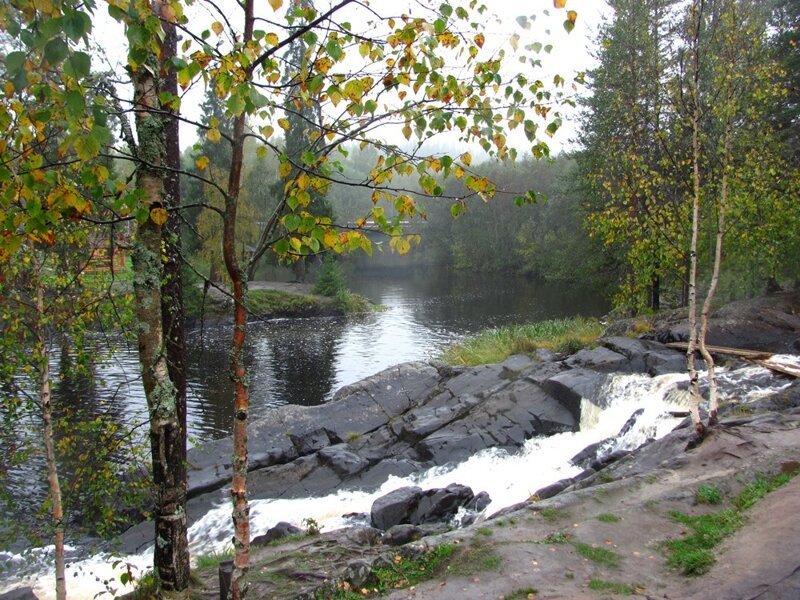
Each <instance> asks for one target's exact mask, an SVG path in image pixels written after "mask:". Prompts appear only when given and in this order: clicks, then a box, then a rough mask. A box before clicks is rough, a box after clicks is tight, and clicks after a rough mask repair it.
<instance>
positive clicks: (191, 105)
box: [94, 0, 610, 153]
mask: <svg viewBox="0 0 800 600" xmlns="http://www.w3.org/2000/svg"><path fill="white" fill-rule="evenodd" d="M231 1H232V0H220V2H219V3H218V4H219V5H220V6H222V7H223V9H224V7H225V3H226V2H231ZM484 1H485V3H486V4H487V7H488V12H487V13H485V14H484V16H485V18H486V20H485V25H486V32H485V34H486V44H485V47H484V50H489V51H491V49H492V48H499V47H501V46H505V48H506V50H507V51H508V50H509V48H510V47H509V39H510V38H511V36H512V35H513V34H515V33H516V34H519V35H520V36H521V40H520V43H519V45H520V47H523V46H524V45H525V44H526V43H532V42H534V41H540V42H542V43H545V44H547V43H550V44H552V45H553V51H552V52H551V53H550V54H545V53H542V54H541V58H542V62H543V66H542V71H541V72H540V73H537V78H539V79H542V80H543V81H552V77H553V76H554V75H555V74H556V73H558V74H560V75H562V76H563V77H565V78H566V80H567V81H570V80H571V79H572V77H573V76H574V75H575V74H576V73H577V72H579V71H584V70H586V69H590V68H591V67H592V66H593V64H594V62H593V59H592V50H591V49H592V46H593V40H594V39H595V37H596V33H597V30H598V27H599V25H600V24H601V23H602V21H603V19H604V18H605V17H607V16H608V15H609V14H610V9H609V8H608V6H607V4H606V2H605V0H567V5H566V9H569V10H574V11H576V12H577V13H578V18H577V21H576V23H575V28H574V29H573V31H572V32H571V33H569V34H568V33H567V32H566V31H565V30H564V28H563V25H562V23H563V21H564V19H565V18H566V12H565V10H557V9H554V7H553V0H527V2H517V1H508V0H484ZM258 2H261V3H262V4H263V6H262V7H261V10H262V14H264V15H265V16H272V15H276V16H278V15H282V14H283V12H284V10H285V8H281V9H280V10H279V11H277V12H273V11H272V10H271V9H270V8H269V6H267V0H258ZM423 3H426V4H427V2H421V0H371V1H370V2H369V4H370V8H371V9H374V10H375V11H376V12H379V13H381V14H387V13H389V12H391V13H393V14H400V13H403V12H405V13H408V14H411V15H414V14H415V13H418V12H419V10H420V8H419V6H420V4H423ZM284 4H285V3H284ZM330 4H332V0H318V1H317V2H315V6H316V7H317V9H318V10H320V11H322V10H324V9H325V8H326V7H327V6H330ZM430 4H433V5H434V6H436V5H437V4H438V2H437V0H432V1H431V2H430ZM264 9H266V10H264ZM543 11H548V12H549V13H550V14H549V16H548V15H546V14H543ZM228 12H229V14H231V15H237V12H238V11H237V9H236V7H235V5H233V6H231V7H230V11H226V13H228ZM187 15H188V16H189V18H190V21H191V27H192V29H193V30H199V29H200V27H201V25H202V26H203V27H210V24H211V22H212V21H213V20H215V19H218V18H219V17H214V16H212V15H211V14H210V12H209V10H208V9H207V8H206V7H204V5H203V2H202V0H200V1H196V2H195V3H194V4H193V5H192V6H191V7H188V8H187ZM489 15H493V16H489ZM521 15H526V16H531V15H536V16H535V19H534V18H533V17H532V18H531V19H530V20H529V22H530V23H531V24H532V26H531V27H530V28H529V29H522V28H521V27H520V26H519V25H518V24H517V22H516V18H517V17H519V16H521ZM355 18H357V17H355ZM354 25H355V27H354V29H355V30H356V31H358V24H357V22H355V21H354ZM262 27H264V28H265V29H268V27H267V26H263V25H262ZM94 37H95V39H96V41H97V43H98V45H99V46H100V48H101V49H102V50H103V51H104V54H105V57H104V58H103V59H97V60H102V61H103V62H104V63H105V64H106V65H107V67H106V68H110V69H111V70H113V71H114V72H117V73H121V72H124V64H125V56H126V47H125V34H124V30H123V29H122V27H121V25H120V24H118V23H116V22H115V21H114V20H113V19H111V18H110V17H108V15H107V13H106V10H105V8H104V7H103V5H102V4H99V5H98V7H97V19H96V24H95V28H94ZM509 62H510V63H511V62H514V63H515V62H516V61H513V60H512V61H509ZM94 68H102V66H101V65H100V64H96V65H94ZM514 68H516V66H514ZM119 89H120V93H121V95H122V96H123V97H130V96H131V91H130V89H129V88H127V87H126V86H124V85H120V86H119ZM579 93H580V90H579ZM203 94H204V88H203V84H202V83H199V84H195V85H194V86H193V88H192V89H190V90H189V91H188V92H187V93H186V94H185V96H184V99H183V103H182V112H183V114H185V115H186V116H187V117H188V118H189V119H192V120H199V118H200V104H201V102H202V98H203ZM562 112H563V113H564V119H563V125H562V127H561V129H560V130H559V132H558V133H557V134H556V135H555V136H554V137H553V138H552V139H550V140H548V143H549V145H550V147H551V151H552V152H553V153H558V152H560V151H563V150H568V149H571V148H573V147H575V145H574V143H572V142H571V140H574V138H575V137H576V135H577V133H578V121H577V111H574V110H570V109H566V110H564V111H562ZM276 129H277V128H276ZM385 135H386V136H387V138H388V139H391V141H393V142H395V143H398V144H400V143H402V142H403V139H402V137H401V136H400V135H399V133H398V132H396V131H395V132H391V131H389V132H387V133H386V134H385ZM196 140H197V134H196V129H195V127H194V126H192V125H189V124H182V126H181V146H182V147H183V148H184V149H185V148H187V147H189V146H191V145H192V144H193V143H195V142H196ZM456 142H457V140H456V139H455V138H453V139H446V138H445V139H439V140H437V141H436V143H435V144H434V145H432V147H433V148H434V149H436V148H437V147H439V146H440V147H441V148H442V149H445V148H447V147H448V146H451V145H453V144H455V143H456ZM510 142H511V145H517V146H518V147H520V148H521V149H522V148H526V147H527V144H526V143H525V141H524V138H522V137H521V135H520V139H518V140H517V139H515V138H514V137H511V138H510ZM429 149H430V147H429Z"/></svg>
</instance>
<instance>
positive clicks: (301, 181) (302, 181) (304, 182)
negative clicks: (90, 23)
mask: <svg viewBox="0 0 800 600" xmlns="http://www.w3.org/2000/svg"><path fill="white" fill-rule="evenodd" d="M310 184H311V178H310V177H309V176H308V175H307V174H306V173H301V174H300V177H298V178H297V187H298V188H300V189H301V190H304V189H306V188H307V187H308V186H309V185H310Z"/></svg>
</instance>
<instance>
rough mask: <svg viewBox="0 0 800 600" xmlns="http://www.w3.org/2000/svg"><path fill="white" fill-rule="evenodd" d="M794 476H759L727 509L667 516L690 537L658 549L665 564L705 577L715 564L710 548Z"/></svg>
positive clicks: (683, 572) (792, 474)
mask: <svg viewBox="0 0 800 600" xmlns="http://www.w3.org/2000/svg"><path fill="white" fill-rule="evenodd" d="M795 475H796V473H781V474H780V475H776V476H774V477H766V476H763V475H759V476H758V477H756V478H755V480H753V481H752V482H751V483H749V484H747V485H746V486H745V487H744V489H742V491H741V492H739V494H737V495H736V497H735V498H734V499H733V501H732V506H731V508H726V509H724V510H719V511H717V512H714V513H710V514H706V515H700V516H691V515H687V514H684V513H682V512H677V511H676V512H673V513H671V515H670V516H671V517H672V518H673V519H674V520H675V521H677V522H678V523H681V524H683V525H685V526H686V527H687V528H689V529H690V530H691V533H690V534H688V535H686V536H684V537H681V538H677V539H671V540H667V541H666V542H664V543H663V544H662V549H663V550H664V551H665V552H666V553H667V562H668V564H669V565H670V566H671V567H672V568H674V569H676V570H678V571H680V572H681V573H682V574H684V575H702V574H703V573H707V572H708V571H709V569H711V567H712V566H713V564H714V562H715V561H716V557H715V556H714V548H715V547H716V546H717V545H718V544H719V543H720V542H722V540H724V539H725V538H726V537H728V536H730V535H732V534H733V533H734V532H736V531H737V530H738V529H739V528H741V527H742V525H744V523H745V520H746V519H745V516H744V514H743V513H744V511H746V510H748V509H749V508H751V507H752V506H753V505H754V504H755V503H756V502H758V501H759V500H760V499H761V498H763V497H764V496H766V495H767V494H769V493H770V492H772V491H774V490H776V489H778V488H779V487H781V486H782V485H784V484H786V483H787V482H789V481H790V480H791V479H792V477H794V476H795ZM698 491H699V490H698Z"/></svg>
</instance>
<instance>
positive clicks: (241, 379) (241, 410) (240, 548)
mask: <svg viewBox="0 0 800 600" xmlns="http://www.w3.org/2000/svg"><path fill="white" fill-rule="evenodd" d="M243 8H244V19H245V21H244V32H243V36H242V43H244V44H247V43H248V42H249V41H250V40H251V39H252V37H253V22H254V19H253V0H245V2H244V4H243ZM244 126H245V115H244V114H241V115H239V116H237V117H236V119H235V120H234V123H233V147H232V153H231V170H230V173H229V177H228V190H227V195H226V197H225V214H224V217H223V218H224V230H223V238H222V253H223V257H224V259H225V267H226V269H227V271H228V276H229V277H230V279H231V286H232V290H233V302H234V308H233V310H234V318H233V337H232V340H231V366H230V368H231V379H232V380H233V386H234V415H233V478H232V482H231V500H232V502H233V511H232V519H233V530H234V534H233V546H234V552H235V554H234V558H233V574H232V576H231V590H230V596H231V597H232V598H233V600H240V599H241V598H243V597H244V595H245V593H246V591H247V579H246V577H247V571H248V570H249V568H250V505H249V504H248V501H247V426H248V420H249V408H250V394H249V390H248V387H247V370H246V368H245V365H244V360H243V359H244V343H245V339H246V336H247V312H246V310H245V304H244V303H245V298H246V295H247V277H246V276H245V273H244V270H243V269H242V267H241V265H240V264H239V260H238V258H237V256H236V246H235V244H236V211H237V208H238V207H237V205H238V200H239V191H240V186H241V179H242V161H243V156H244Z"/></svg>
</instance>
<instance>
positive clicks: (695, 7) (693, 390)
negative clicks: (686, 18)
mask: <svg viewBox="0 0 800 600" xmlns="http://www.w3.org/2000/svg"><path fill="white" fill-rule="evenodd" d="M702 4H703V3H702V0H694V2H693V4H692V27H693V31H692V35H693V47H692V71H693V72H692V91H691V93H692V241H691V247H690V250H689V346H688V348H687V350H686V366H687V370H688V372H689V395H690V402H691V406H690V408H689V410H690V412H691V415H692V423H693V424H694V428H695V431H696V432H697V434H698V435H701V436H702V435H703V434H704V433H705V427H704V426H703V422H702V420H701V419H700V403H701V402H702V401H703V397H702V395H701V394H700V381H699V374H698V372H697V367H696V365H695V352H696V351H697V346H698V330H697V238H698V234H699V230H700V98H699V94H700V91H699V80H700V20H701V17H702V15H701V13H702Z"/></svg>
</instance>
